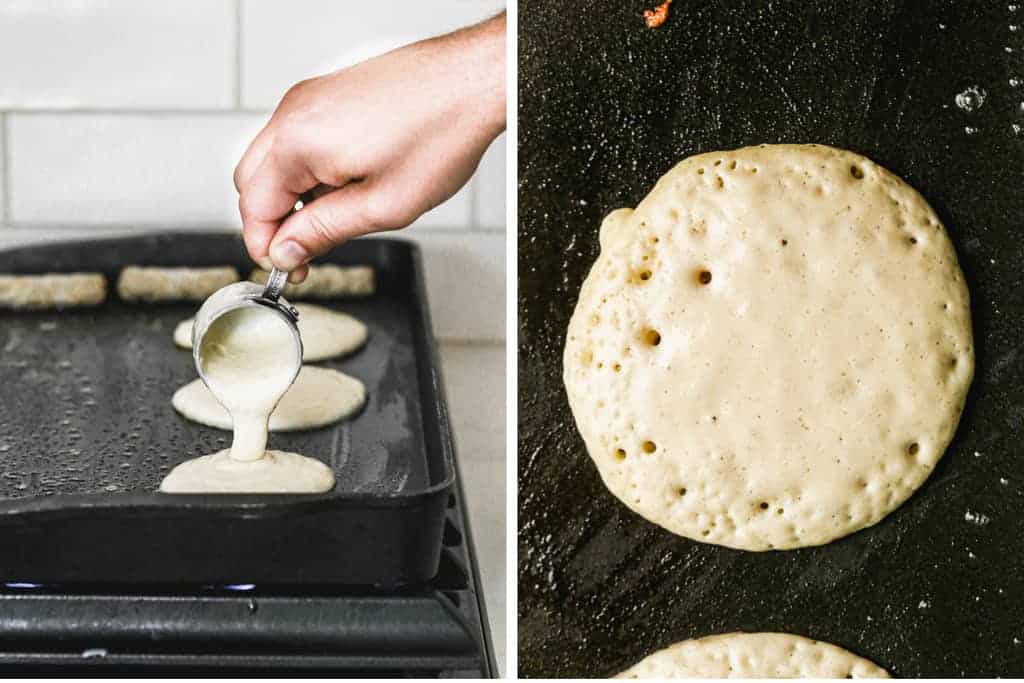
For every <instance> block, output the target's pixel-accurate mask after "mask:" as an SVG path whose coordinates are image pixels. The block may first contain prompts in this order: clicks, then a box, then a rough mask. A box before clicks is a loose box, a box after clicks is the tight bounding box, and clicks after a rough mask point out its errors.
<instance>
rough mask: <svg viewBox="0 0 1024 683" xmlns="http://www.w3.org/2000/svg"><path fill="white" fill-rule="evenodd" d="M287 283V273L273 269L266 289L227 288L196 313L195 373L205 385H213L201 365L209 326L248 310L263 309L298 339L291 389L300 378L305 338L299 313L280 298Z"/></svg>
mask: <svg viewBox="0 0 1024 683" xmlns="http://www.w3.org/2000/svg"><path fill="white" fill-rule="evenodd" d="M287 281H288V273H285V272H282V271H280V270H278V269H277V268H274V269H273V270H272V271H270V277H268V278H267V284H266V285H263V286H260V285H259V284H258V283H255V282H235V283H233V284H230V285H227V286H226V287H221V288H220V289H218V290H217V291H216V292H214V293H213V294H211V295H210V297H209V298H208V299H207V300H206V301H204V302H203V305H202V306H201V307H200V308H199V312H198V313H196V318H195V322H194V323H193V325H192V360H193V362H195V364H196V371H197V372H198V373H199V377H200V378H201V379H202V380H203V383H204V384H206V385H207V386H209V385H210V383H209V382H207V381H206V373H204V372H203V366H202V364H201V363H200V362H199V357H200V352H201V350H202V347H203V337H205V336H206V333H207V331H208V330H209V329H210V326H211V325H212V324H213V323H214V321H216V320H217V319H218V318H220V317H221V316H222V315H224V314H225V313H228V312H229V311H234V310H237V309H239V308H245V307H247V306H261V307H263V308H265V309H266V310H268V311H271V312H272V313H274V314H275V315H277V316H278V317H280V318H281V320H283V321H284V322H285V324H287V325H288V329H289V330H291V333H292V338H294V339H295V345H294V348H295V353H296V354H297V356H296V359H295V360H296V362H295V375H293V376H292V378H291V381H290V382H289V383H288V385H289V386H291V384H292V383H293V382H294V381H295V378H296V377H298V375H299V370H300V369H302V336H301V335H300V334H299V327H298V325H297V323H298V322H299V312H298V311H297V310H296V309H295V307H294V306H292V305H291V304H289V303H288V302H287V301H286V300H285V299H284V298H283V297H282V296H281V290H283V289H284V285H285V283H286V282H287Z"/></svg>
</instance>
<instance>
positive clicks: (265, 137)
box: [234, 123, 274, 192]
mask: <svg viewBox="0 0 1024 683" xmlns="http://www.w3.org/2000/svg"><path fill="white" fill-rule="evenodd" d="M273 144H274V131H273V129H272V128H271V127H270V124H269V123H268V124H267V125H265V126H264V127H263V130H261V131H260V132H259V133H257V134H256V137H254V138H253V139H252V141H251V142H250V143H249V146H248V147H246V148H245V153H244V154H242V158H241V159H239V161H238V165H237V166H235V174H234V181H235V189H236V190H238V191H239V192H241V191H242V187H243V186H244V185H245V184H246V183H247V182H248V181H249V178H251V177H252V174H253V173H254V172H255V171H256V169H257V168H259V166H260V164H262V163H263V160H264V159H265V158H266V156H267V152H268V151H270V148H271V146H272V145H273Z"/></svg>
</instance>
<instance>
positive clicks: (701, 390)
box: [563, 145, 974, 550]
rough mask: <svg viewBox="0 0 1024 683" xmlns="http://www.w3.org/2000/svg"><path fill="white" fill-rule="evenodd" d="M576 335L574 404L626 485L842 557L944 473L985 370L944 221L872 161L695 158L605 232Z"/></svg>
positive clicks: (783, 150) (571, 341) (622, 489)
mask: <svg viewBox="0 0 1024 683" xmlns="http://www.w3.org/2000/svg"><path fill="white" fill-rule="evenodd" d="M600 240H601V254H600V256H599V257H598V259H597V261H596V262H595V264H594V266H593V268H592V269H591V271H590V274H589V275H588V276H587V278H586V281H585V282H584V284H583V287H582V289H581V291H580V296H579V301H578V303H577V305H576V310H575V312H574V314H573V316H572V320H571V321H570V324H569V330H568V334H567V341H566V347H565V355H564V368H563V372H564V380H565V386H566V390H567V393H568V397H569V403H570V406H571V408H572V412H573V415H574V416H575V419H576V424H577V427H578V428H579V431H580V433H581V434H582V436H583V439H584V441H585V443H586V446H587V450H588V451H589V453H590V456H591V457H592V459H593V460H594V462H595V464H596V465H597V468H598V470H599V472H600V474H601V477H602V479H603V480H604V483H605V485H606V486H607V487H608V489H609V490H610V491H611V492H612V493H613V494H614V495H615V496H617V497H618V498H619V499H620V500H622V501H623V502H624V503H625V504H626V505H628V506H629V507H630V508H632V509H633V510H635V511H636V512H638V513H639V514H640V515H642V516H644V517H645V518H647V519H648V520H650V521H652V522H655V523H657V524H659V525H661V526H663V527H665V528H666V529H668V530H670V531H672V532H674V533H676V534H679V535H682V536H687V537H689V538H693V539H696V540H700V541H705V542H709V543H716V544H721V545H726V546H730V547H734V548H741V549H747V550H769V549H773V548H779V549H782V548H797V547H801V546H809V545H817V544H822V543H827V542H829V541H831V540H833V539H836V538H839V537H841V536H844V535H846V534H849V533H851V532H853V531H856V530H857V529H861V528H863V527H866V526H869V525H871V524H874V523H876V522H878V521H879V520H880V519H882V518H883V517H884V516H885V515H887V514H888V513H890V512H891V511H892V510H894V509H895V508H897V507H898V506H899V505H900V504H901V503H902V502H903V501H904V500H906V499H907V497H908V496H910V494H911V493H912V492H913V491H914V490H915V489H916V488H917V487H919V486H920V485H921V484H922V482H924V480H925V479H926V478H927V477H928V475H929V473H930V472H931V471H932V468H933V467H934V466H935V463H936V462H937V461H938V459H939V458H940V457H942V454H943V452H944V450H945V448H946V446H947V444H948V443H949V441H950V439H951V438H952V436H953V433H954V431H955V429H956V425H957V422H958V420H959V417H960V413H961V410H962V408H963V404H964V399H965V397H966V394H967V389H968V387H969V385H970V382H971V378H972V375H973V371H974V351H973V344H972V338H971V322H970V309H969V302H968V293H967V287H966V285H965V283H964V278H963V275H962V273H961V272H960V268H959V266H958V264H957V258H956V253H955V252H954V250H953V246H952V244H951V243H950V241H949V238H948V236H947V235H946V231H945V229H944V228H943V226H942V224H941V223H940V222H939V220H938V218H937V217H936V215H935V212H934V211H933V210H932V209H931V207H930V206H929V205H928V204H927V202H925V200H924V199H923V198H922V197H921V196H920V195H919V194H918V193H917V192H915V191H914V190H913V189H912V188H910V187H909V186H908V185H907V184H906V183H904V182H903V181H902V180H900V179H899V178H897V177H896V176H894V175H893V174H891V173H889V172H888V171H886V170H885V169H883V168H881V167H879V166H878V165H876V164H874V163H872V162H871V161H869V160H868V159H865V158H864V157H862V156H859V155H857V154H853V153H851V152H847V151H843V150H838V149H834V148H830V147H824V146H820V145H774V146H768V145H762V146H760V147H748V148H744V149H740V150H736V151H733V152H720V153H711V154H702V155H700V156H695V157H691V158H689V159H686V160H685V161H683V162H682V163H680V164H678V165H677V166H676V167H675V168H673V169H672V170H671V171H669V172H668V173H667V174H666V175H665V176H664V177H662V178H661V179H660V180H659V181H658V183H657V185H656V186H655V187H654V189H653V190H652V191H651V192H650V194H649V195H648V196H647V197H646V198H645V199H644V200H643V201H642V202H640V204H639V206H638V207H637V208H636V210H630V209H619V210H617V211H613V212H612V213H611V214H609V215H608V217H607V218H606V219H605V221H604V223H603V224H602V226H601V233H600Z"/></svg>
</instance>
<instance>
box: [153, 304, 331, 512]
mask: <svg viewBox="0 0 1024 683" xmlns="http://www.w3.org/2000/svg"><path fill="white" fill-rule="evenodd" d="M296 351H297V349H296V348H295V339H294V338H293V337H292V334H291V330H290V329H289V327H288V325H287V324H286V323H285V321H284V320H282V319H281V318H280V317H279V316H278V315H277V314H276V313H274V312H273V311H270V310H265V309H262V308H260V307H256V306H248V307H245V308H239V309H235V310H232V311H229V312H227V313H225V314H224V315H222V316H220V317H219V318H217V319H216V320H215V321H214V322H213V324H211V325H210V328H209V330H208V331H207V333H206V336H205V337H204V338H203V342H202V347H201V349H200V354H199V364H200V367H201V368H202V370H203V373H204V374H205V375H206V378H207V382H208V383H209V386H210V391H211V392H212V393H213V395H214V396H215V397H216V398H217V400H218V401H219V402H220V403H221V405H223V406H224V408H226V409H227V411H228V412H229V413H230V414H231V418H232V424H233V426H234V436H233V440H232V442H231V448H230V449H229V450H228V451H221V452H219V453H215V454H213V455H208V456H203V457H201V458H196V459H195V460H191V461H188V462H186V463H182V464H181V465H178V466H177V467H175V468H174V469H173V470H171V472H170V474H168V475H167V477H166V478H165V479H164V481H163V483H161V485H160V489H161V490H162V491H165V492H169V493H200V492H211V493H213V492H216V493H280V492H304V493H319V492H323V491H327V490H329V489H330V488H331V487H332V486H333V485H334V474H333V472H332V471H331V470H330V468H328V467H327V466H326V465H324V464H323V463H321V462H319V461H317V460H313V459H311V458H306V457H304V456H301V455H297V454H294V453H282V452H280V451H269V452H268V451H267V424H268V421H269V418H270V414H271V413H272V412H273V410H274V407H275V406H276V405H277V402H278V401H279V400H280V399H281V397H282V396H283V395H284V393H285V391H287V390H288V387H289V385H290V384H291V381H292V378H293V377H295V374H296V370H297V367H296V366H297V365H298V363H299V359H298V353H296Z"/></svg>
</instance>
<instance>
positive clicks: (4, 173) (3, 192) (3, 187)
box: [0, 112, 7, 225]
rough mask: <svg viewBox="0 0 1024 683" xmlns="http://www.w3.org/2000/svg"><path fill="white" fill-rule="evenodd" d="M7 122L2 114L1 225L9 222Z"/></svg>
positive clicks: (0, 144)
mask: <svg viewBox="0 0 1024 683" xmlns="http://www.w3.org/2000/svg"><path fill="white" fill-rule="evenodd" d="M6 126H7V121H6V120H4V114H3V112H0V225H2V224H3V222H4V221H5V220H7V150H6V149H5V145H4V140H5V139H6V137H7V128H6Z"/></svg>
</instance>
